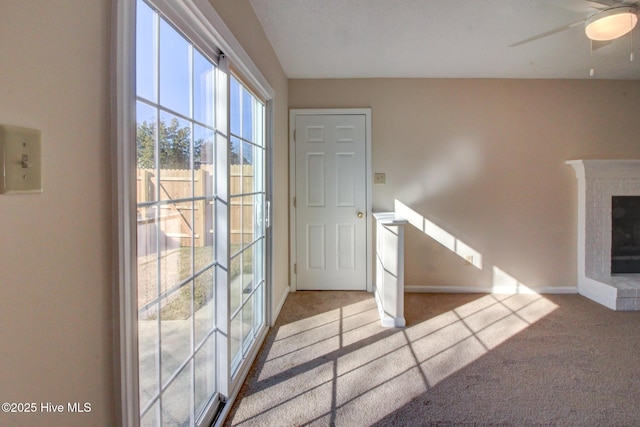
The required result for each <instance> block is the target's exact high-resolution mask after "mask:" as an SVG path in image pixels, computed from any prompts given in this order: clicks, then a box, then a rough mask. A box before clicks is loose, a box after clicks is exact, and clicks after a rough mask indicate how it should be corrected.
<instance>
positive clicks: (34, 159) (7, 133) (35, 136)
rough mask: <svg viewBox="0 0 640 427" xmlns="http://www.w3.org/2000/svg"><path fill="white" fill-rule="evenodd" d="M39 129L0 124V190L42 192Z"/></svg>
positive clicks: (7, 191) (14, 192) (7, 192)
mask: <svg viewBox="0 0 640 427" xmlns="http://www.w3.org/2000/svg"><path fill="white" fill-rule="evenodd" d="M41 153H42V135H41V132H40V131H39V130H35V129H26V128H21V127H16V126H2V125H0V167H1V168H2V171H1V174H0V193H3V194H18V193H41V192H42V173H41V170H42V156H41Z"/></svg>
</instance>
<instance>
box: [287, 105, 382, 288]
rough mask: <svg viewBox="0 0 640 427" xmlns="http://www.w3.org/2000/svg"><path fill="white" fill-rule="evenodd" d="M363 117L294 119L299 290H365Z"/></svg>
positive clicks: (306, 115) (296, 255)
mask: <svg viewBox="0 0 640 427" xmlns="http://www.w3.org/2000/svg"><path fill="white" fill-rule="evenodd" d="M366 118H367V117H366V116H365V115H364V114H317V115H309V114H300V115H295V132H294V139H295V141H294V144H295V181H294V182H295V207H294V209H293V212H294V213H295V229H294V231H295V256H294V263H295V266H294V274H295V283H296V288H297V289H299V290H312V289H313V290H366V289H367V230H368V226H367V223H368V219H367V215H368V214H369V212H367V210H368V209H367V206H368V203H367V167H366V165H367V159H366V152H367V150H366V139H367V130H366Z"/></svg>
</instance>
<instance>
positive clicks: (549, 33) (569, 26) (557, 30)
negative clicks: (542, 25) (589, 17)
mask: <svg viewBox="0 0 640 427" xmlns="http://www.w3.org/2000/svg"><path fill="white" fill-rule="evenodd" d="M582 24H584V20H583V19H581V20H580V21H576V22H573V23H571V24H567V25H563V26H561V27H558V28H554V29H552V30H549V31H545V32H544V33H540V34H537V35H535V36H533V37H529V38H526V39H524V40H520V41H517V42H515V43H512V44H510V45H509V47H516V46H520V45H523V44H525V43H530V42H533V41H536V40H540V39H542V38H545V37H548V36H552V35H554V34H558V33H561V32H563V31H567V30H570V29H572V28H573V27H577V26H578V25H582Z"/></svg>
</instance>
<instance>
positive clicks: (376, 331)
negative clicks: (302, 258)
mask: <svg viewBox="0 0 640 427" xmlns="http://www.w3.org/2000/svg"><path fill="white" fill-rule="evenodd" d="M405 317H406V320H407V327H406V328H404V329H387V328H383V327H381V326H380V322H379V318H378V313H377V309H376V306H375V302H374V300H373V297H372V295H371V294H368V293H363V292H296V293H292V294H290V295H289V297H288V299H287V301H286V303H285V305H284V307H283V309H282V312H281V314H280V316H279V318H278V321H277V323H276V325H275V327H274V328H273V329H272V330H271V331H270V333H269V336H268V337H267V339H266V341H265V344H264V346H263V348H262V350H261V351H260V354H259V355H258V358H257V361H256V363H255V364H254V366H253V367H252V369H251V372H250V373H249V376H248V378H247V380H246V382H245V384H244V385H243V387H242V389H241V391H240V395H239V396H238V399H237V400H236V402H235V404H234V407H233V408H232V410H231V413H230V415H229V417H228V418H227V420H226V424H225V425H230V426H231V425H233V426H298V425H318V426H329V425H336V426H349V427H353V426H370V425H377V426H387V425H394V426H428V425H438V426H446V425H514V426H522V425H580V426H583V425H584V426H604V425H609V426H632V425H638V426H640V312H615V311H611V310H609V309H607V308H605V307H603V306H601V305H598V304H596V303H593V302H591V301H590V300H587V299H585V298H583V297H581V296H579V295H486V294H473V295H472V294H406V296H405Z"/></svg>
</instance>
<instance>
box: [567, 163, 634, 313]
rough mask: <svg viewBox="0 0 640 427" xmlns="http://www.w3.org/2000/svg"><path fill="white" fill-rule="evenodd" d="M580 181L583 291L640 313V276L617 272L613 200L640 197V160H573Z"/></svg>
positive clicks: (580, 289)
mask: <svg viewBox="0 0 640 427" xmlns="http://www.w3.org/2000/svg"><path fill="white" fill-rule="evenodd" d="M567 164H569V165H571V166H572V167H573V168H574V169H575V172H576V177H577V179H578V292H579V293H580V294H581V295H584V296H585V297H587V298H590V299H592V300H594V301H596V302H598V303H600V304H603V305H605V306H606V307H609V308H611V309H613V310H634V311H636V310H640V274H633V273H621V274H618V273H612V272H611V271H612V257H611V255H612V249H611V247H612V219H613V200H614V197H619V196H640V160H570V161H568V162H567Z"/></svg>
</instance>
